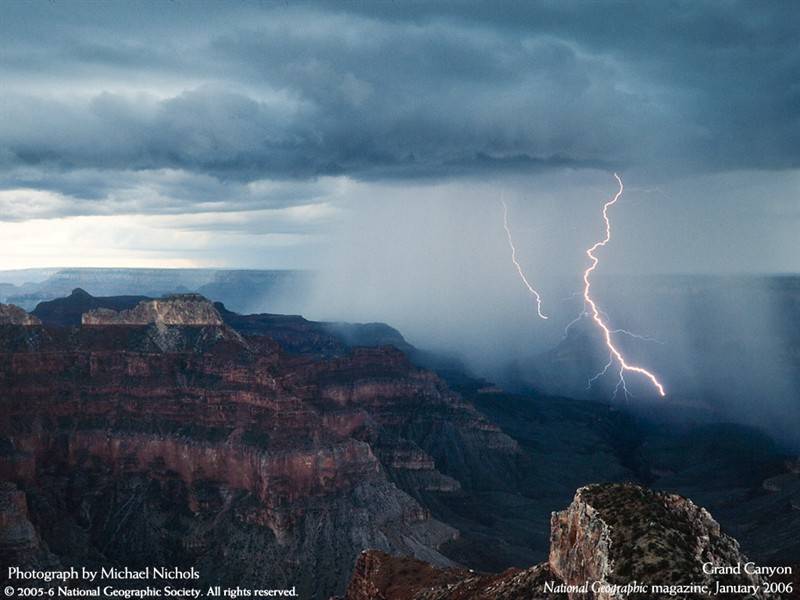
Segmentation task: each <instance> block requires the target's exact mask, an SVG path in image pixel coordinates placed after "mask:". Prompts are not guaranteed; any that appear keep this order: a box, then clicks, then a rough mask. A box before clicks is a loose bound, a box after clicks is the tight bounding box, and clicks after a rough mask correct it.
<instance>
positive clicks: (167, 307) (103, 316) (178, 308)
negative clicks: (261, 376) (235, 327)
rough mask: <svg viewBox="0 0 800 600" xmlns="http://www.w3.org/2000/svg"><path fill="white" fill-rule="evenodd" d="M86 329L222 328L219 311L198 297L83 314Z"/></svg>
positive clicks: (174, 296)
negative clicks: (132, 327) (102, 326)
mask: <svg viewBox="0 0 800 600" xmlns="http://www.w3.org/2000/svg"><path fill="white" fill-rule="evenodd" d="M81 322H82V324H83V325H150V324H155V325H184V326H187V325H194V326H196V325H217V326H219V325H222V324H223V321H222V317H221V316H220V314H219V313H218V312H217V310H216V308H214V306H213V305H212V304H211V303H210V302H209V301H208V300H206V299H205V298H203V297H202V296H200V295H198V294H178V295H173V296H167V297H166V298H162V299H158V300H143V301H141V302H139V303H138V304H137V305H136V306H135V307H133V308H131V309H127V310H122V311H119V312H117V311H115V310H113V309H108V308H98V309H95V310H91V311H89V312H87V313H84V315H83V317H82V319H81Z"/></svg>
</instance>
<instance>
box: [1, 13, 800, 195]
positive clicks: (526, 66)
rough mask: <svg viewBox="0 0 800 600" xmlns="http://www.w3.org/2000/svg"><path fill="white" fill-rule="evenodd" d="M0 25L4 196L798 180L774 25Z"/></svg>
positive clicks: (70, 17) (633, 19)
mask: <svg viewBox="0 0 800 600" xmlns="http://www.w3.org/2000/svg"><path fill="white" fill-rule="evenodd" d="M6 9H7V10H6V12H7V13H8V14H7V15H4V19H3V21H2V24H0V28H1V29H2V32H1V33H2V42H0V46H2V55H3V57H4V59H3V60H2V61H0V75H2V76H3V78H4V82H5V83H6V87H7V91H6V92H5V93H4V94H3V96H2V98H0V168H2V169H3V170H4V171H5V178H4V181H3V187H6V188H8V187H12V186H13V185H17V184H20V185H21V184H24V183H25V180H26V178H27V179H28V180H31V181H32V183H33V184H34V185H36V187H37V188H38V189H51V190H53V191H56V192H59V193H61V194H64V195H67V196H70V197H74V198H77V199H83V200H86V201H87V202H92V201H95V200H100V199H102V198H107V197H109V195H110V194H112V192H113V190H114V189H116V187H117V185H118V184H117V183H116V182H117V181H118V180H120V179H121V180H122V181H123V184H122V185H125V184H124V181H128V180H130V179H131V178H132V177H134V174H135V173H137V172H141V173H144V174H145V175H142V178H143V179H146V178H147V176H146V173H150V172H153V171H158V170H164V169H169V170H178V171H183V172H186V173H188V174H194V175H197V176H199V177H207V178H208V179H198V178H194V179H192V178H190V177H187V181H189V180H190V179H191V181H193V182H194V184H195V185H194V186H189V187H187V188H186V189H185V190H184V192H183V196H187V195H191V196H192V197H194V198H195V199H197V200H198V201H201V202H202V199H203V198H204V197H207V196H209V195H212V194H219V189H218V187H217V183H215V182H222V183H224V184H227V183H231V184H232V185H233V184H235V185H243V184H246V183H247V182H251V181H257V180H262V179H280V180H286V179H296V180H305V179H313V178H316V177H319V176H324V175H349V176H352V177H355V178H359V179H373V180H374V179H383V178H403V177H441V178H448V177H454V176H469V175H481V176H482V175H483V174H485V173H487V172H489V173H491V172H497V173H502V172H507V171H519V172H529V171H531V170H537V169H552V168H564V167H576V168H581V167H586V166H592V167H609V168H612V167H617V168H623V167H627V168H631V167H639V168H643V169H650V170H652V171H654V172H660V171H665V170H666V171H670V172H685V171H693V172H698V171H699V172H703V171H713V170H725V169H740V168H762V169H776V168H788V167H795V166H797V164H798V162H800V149H799V147H798V145H797V144H796V143H795V140H796V139H797V137H798V134H800V122H799V120H798V114H799V111H798V109H799V108H800V87H798V85H797V83H796V74H797V72H798V68H799V67H800V47H798V45H797V44H796V36H795V32H796V31H797V30H798V28H800V23H799V22H798V21H800V15H799V14H798V11H797V10H794V9H793V8H792V5H791V4H786V5H782V4H780V3H770V4H769V5H767V4H755V3H737V2H728V3H695V2H692V3H689V2H686V3H669V4H667V3H628V2H624V3H621V2H604V3H569V2H567V3H563V2H540V3H530V2H508V3H502V4H501V5H496V4H494V3H486V2H469V3H468V2H436V3H429V2H418V3H407V2H403V3H392V2H377V3H376V2H360V1H359V2H355V1H353V2H343V3H337V4H336V5H332V4H329V3H297V2H292V3H285V4H282V3H267V4H264V3H247V2H243V3H238V4H235V5H232V4H225V5H222V4H215V3H214V4H205V3H203V4H196V3H183V2H173V3H170V4H168V5H165V4H159V5H156V4H151V3H144V2H133V3H113V4H104V5H103V6H102V7H98V6H97V5H96V4H92V3H64V2H55V3H53V2H39V3H16V4H11V5H9V6H7V7H6ZM20 172H22V173H23V175H20ZM73 172H79V173H84V174H85V173H87V172H91V173H94V174H95V176H93V177H88V178H87V177H85V176H77V177H73V176H72V175H71V174H72V173H73ZM98 173H100V174H102V173H105V174H106V176H105V178H106V181H105V182H102V181H97V177H98V176H97V175H96V174H98ZM120 173H122V176H121V177H118V174H120ZM212 180H213V181H212ZM81 182H83V183H81ZM82 184H83V185H85V187H83V188H81V185H82ZM201 188H202V189H201ZM173 192H174V193H175V194H178V195H181V194H182V192H181V190H179V189H175V190H173ZM189 193H190V194H189Z"/></svg>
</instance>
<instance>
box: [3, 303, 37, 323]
mask: <svg viewBox="0 0 800 600" xmlns="http://www.w3.org/2000/svg"><path fill="white" fill-rule="evenodd" d="M0 325H41V322H40V321H39V319H37V318H36V317H34V316H33V315H29V314H28V313H27V312H25V311H24V310H22V309H21V308H20V307H19V306H14V305H13V304H0Z"/></svg>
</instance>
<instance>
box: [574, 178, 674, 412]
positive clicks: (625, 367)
mask: <svg viewBox="0 0 800 600" xmlns="http://www.w3.org/2000/svg"><path fill="white" fill-rule="evenodd" d="M614 177H615V178H616V180H617V183H618V184H619V191H617V193H616V194H615V195H614V198H612V199H611V200H609V201H608V202H606V203H605V204H604V205H603V220H604V221H605V224H606V236H605V238H603V239H602V240H601V241H599V242H597V243H595V244H594V245H593V246H592V247H591V248H589V249H588V250H586V255H587V256H588V257H589V260H591V265H589V267H588V268H587V269H586V271H584V273H583V284H584V286H583V300H584V307H588V308H589V310H588V311H587V312H589V313H590V315H591V317H592V320H594V322H595V323H596V324H597V326H598V327H599V328H600V330H601V331H602V334H603V337H604V339H605V342H606V346H607V347H608V350H609V362H608V364H606V366H605V367H604V368H603V370H602V371H600V373H598V374H597V375H595V376H594V377H593V378H591V379H590V380H589V385H591V384H592V383H593V382H594V381H595V380H596V379H597V378H598V377H600V376H601V375H604V374H605V373H606V372H607V371H608V369H609V368H610V367H611V365H612V363H613V362H614V360H616V361H617V363H618V364H619V366H620V368H619V381H618V382H617V385H616V387H615V388H614V395H615V396H616V394H617V392H619V389H620V387H622V389H623V390H624V391H625V393H626V394H627V393H628V391H627V387H626V384H625V372H626V371H629V372H631V373H637V374H639V375H642V376H643V377H645V378H646V379H648V380H649V381H650V383H652V384H653V386H654V387H655V388H656V390H658V393H659V395H661V396H666V392H665V391H664V386H663V385H661V382H660V381H659V380H658V379H657V378H656V376H655V375H653V374H652V373H651V372H650V371H648V370H647V369H644V368H642V367H639V366H637V365H631V364H629V363H628V362H627V361H626V360H625V357H624V356H623V355H622V353H621V352H620V351H619V350H618V349H617V347H616V346H615V345H614V341H613V339H612V337H611V334H612V333H613V332H612V330H611V329H609V327H608V326H607V325H606V324H605V322H604V321H603V319H602V317H601V315H600V309H598V308H597V304H595V301H594V300H593V299H592V296H591V294H590V289H591V282H590V281H589V276H590V275H591V274H592V272H593V271H594V270H595V269H596V268H597V265H598V264H599V262H600V260H599V259H598V258H597V257H596V256H595V255H594V253H595V251H596V250H597V249H598V248H603V247H605V245H606V244H608V242H609V241H611V221H609V219H608V209H609V208H611V207H612V206H614V204H616V202H617V200H619V199H620V197H621V196H622V192H623V191H624V190H625V186H624V185H623V184H622V179H620V177H619V175H617V174H616V173H614Z"/></svg>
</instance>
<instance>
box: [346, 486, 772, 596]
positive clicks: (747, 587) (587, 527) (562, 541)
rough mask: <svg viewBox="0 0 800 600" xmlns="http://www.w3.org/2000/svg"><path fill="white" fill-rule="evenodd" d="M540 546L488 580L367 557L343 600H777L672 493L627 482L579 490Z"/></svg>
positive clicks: (711, 523) (697, 512)
mask: <svg viewBox="0 0 800 600" xmlns="http://www.w3.org/2000/svg"><path fill="white" fill-rule="evenodd" d="M550 541H551V547H550V557H549V560H548V562H547V563H544V564H541V565H537V566H535V567H532V568H530V569H525V570H520V569H510V570H508V571H505V572H503V573H499V574H493V575H492V574H476V573H474V572H470V571H465V570H460V569H441V568H436V567H433V566H431V565H427V564H425V563H422V562H420V561H418V560H414V559H409V558H403V557H392V556H389V555H387V554H385V553H383V552H378V551H367V552H364V553H362V554H361V555H360V556H359V558H358V560H357V562H356V566H355V570H354V574H353V578H352V579H351V582H350V585H349V587H348V589H347V593H346V595H345V598H346V600H466V599H471V600H511V599H517V598H520V599H527V600H547V599H551V598H564V599H567V598H568V599H569V600H582V599H596V600H625V599H627V598H648V599H652V600H658V599H664V600H666V599H668V598H675V597H679V598H683V599H686V600H689V599H698V600H699V599H701V598H711V597H715V596H717V595H718V594H717V585H720V586H725V587H723V588H722V590H723V591H722V592H721V593H722V595H723V596H729V597H737V598H752V599H757V598H758V599H767V598H776V597H777V596H773V595H770V594H767V593H766V592H765V591H764V588H763V586H762V584H763V583H764V581H763V580H762V577H761V576H760V575H758V574H748V573H747V572H745V571H746V570H747V569H745V568H744V565H746V564H747V563H748V560H747V558H746V557H744V556H743V555H742V553H741V552H740V551H739V546H738V544H737V543H736V541H735V540H734V539H732V538H731V537H729V536H727V535H725V534H724V533H722V532H721V531H720V527H719V524H718V523H717V522H716V521H715V520H714V519H713V518H712V517H711V515H710V514H709V513H708V512H707V511H706V510H705V509H703V508H700V507H698V506H696V505H695V504H694V503H692V502H691V501H690V500H687V499H686V498H682V497H680V496H677V495H674V494H664V493H659V492H654V491H651V490H648V489H646V488H642V487H640V486H637V485H633V484H597V485H590V486H586V487H583V488H580V489H579V490H578V491H577V493H576V494H575V498H574V500H573V501H572V503H571V504H570V506H569V507H568V508H567V509H566V510H563V511H561V512H557V513H553V516H552V520H551V533H550ZM704 564H705V565H706V569H704V568H703V565H704ZM712 569H716V572H715V573H713V574H710V573H708V571H710V570H712ZM731 570H733V571H741V572H738V573H737V572H734V573H730V572H729V571H731ZM637 584H638V585H639V587H638V588H637V587H636V585H637ZM656 586H659V587H656ZM700 586H706V589H705V591H703V590H701V587H700Z"/></svg>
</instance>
